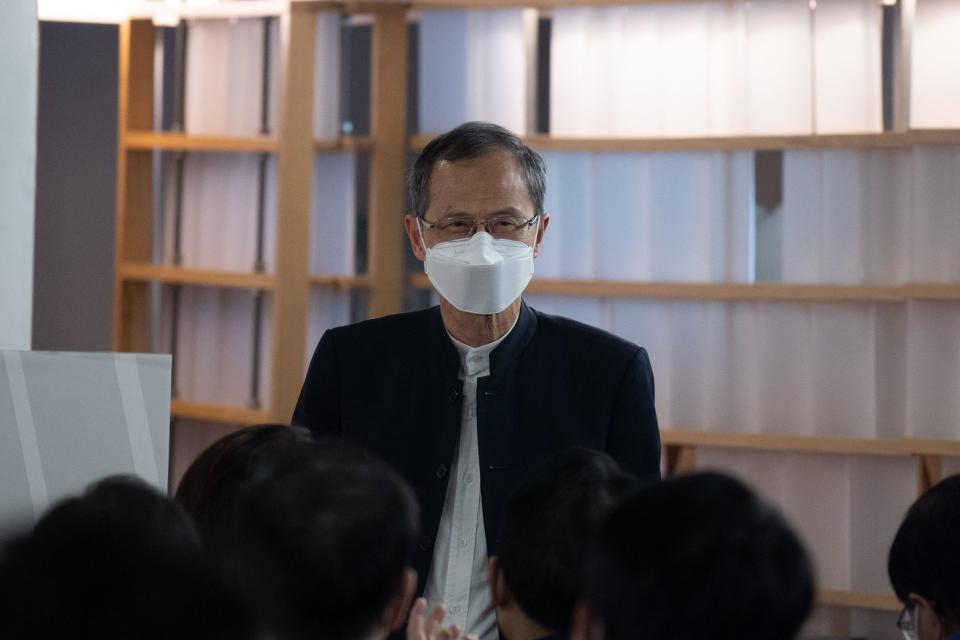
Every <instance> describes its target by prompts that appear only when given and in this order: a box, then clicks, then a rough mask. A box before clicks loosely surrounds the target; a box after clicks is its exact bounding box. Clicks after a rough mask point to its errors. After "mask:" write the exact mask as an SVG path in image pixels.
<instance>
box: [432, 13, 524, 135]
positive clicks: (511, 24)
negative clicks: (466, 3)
mask: <svg viewBox="0 0 960 640" xmlns="http://www.w3.org/2000/svg"><path fill="white" fill-rule="evenodd" d="M526 11H527V10H524V9H498V10H490V11H480V10H468V11H449V10H443V11H423V12H421V14H420V43H421V44H420V70H419V72H420V96H421V99H420V113H419V117H420V124H419V129H420V131H423V132H427V133H433V132H441V131H447V130H449V129H452V128H453V127H455V126H457V125H459V124H460V123H462V122H465V121H468V120H485V121H489V122H495V123H496V124H499V125H502V126H504V127H506V128H508V129H510V130H511V131H513V132H515V133H517V134H520V135H523V134H525V133H526V130H527V51H528V48H529V33H530V30H529V28H528V21H529V17H528V15H527V13H526Z"/></svg>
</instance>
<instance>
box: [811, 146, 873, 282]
mask: <svg viewBox="0 0 960 640" xmlns="http://www.w3.org/2000/svg"><path fill="white" fill-rule="evenodd" d="M862 156H863V154H862V153H861V152H860V151H850V150H837V151H821V152H820V163H821V165H820V166H821V172H820V178H821V180H822V181H823V182H822V185H821V189H822V195H821V200H820V202H821V206H820V224H819V225H818V227H819V229H820V237H819V238H818V243H817V244H818V245H819V247H820V269H819V270H820V273H819V277H818V278H817V282H829V283H844V282H847V283H849V282H863V280H864V269H863V249H862V246H861V239H862V237H863V228H862V227H863V217H864V215H863V214H864V210H863V191H864V185H863V171H862V168H861V159H862Z"/></svg>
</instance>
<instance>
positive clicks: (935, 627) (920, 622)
mask: <svg viewBox="0 0 960 640" xmlns="http://www.w3.org/2000/svg"><path fill="white" fill-rule="evenodd" d="M907 601H908V602H909V603H910V604H912V605H916V607H917V632H918V636H919V637H920V639H921V640H924V639H926V638H943V637H945V636H946V635H947V634H946V631H947V628H946V621H945V620H944V619H943V618H942V617H941V616H940V613H939V612H937V608H936V607H935V606H934V605H933V603H932V602H930V601H929V600H927V599H926V598H924V597H923V596H922V595H920V594H919V593H910V594H908V595H907Z"/></svg>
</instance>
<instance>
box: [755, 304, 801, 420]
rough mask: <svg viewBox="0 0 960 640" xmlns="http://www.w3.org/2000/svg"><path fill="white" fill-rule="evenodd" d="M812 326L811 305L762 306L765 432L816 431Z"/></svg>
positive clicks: (761, 410) (762, 414) (760, 337)
mask: <svg viewBox="0 0 960 640" xmlns="http://www.w3.org/2000/svg"><path fill="white" fill-rule="evenodd" d="M810 325H811V322H810V309H809V307H808V306H807V305H802V304H776V303H773V304H767V305H763V306H761V307H759V308H758V317H757V329H758V333H757V338H756V339H757V343H758V345H757V350H758V351H759V354H760V364H759V368H758V381H759V383H760V386H759V387H758V389H757V393H758V394H759V398H758V413H759V421H760V429H761V430H762V431H764V432H769V433H789V434H794V435H806V434H812V433H813V428H814V425H813V406H812V404H811V398H812V391H813V379H812V378H813V371H812V369H811V365H812V363H811V361H810V360H811V356H812V351H811V348H810V346H811V335H810V334H811V327H810Z"/></svg>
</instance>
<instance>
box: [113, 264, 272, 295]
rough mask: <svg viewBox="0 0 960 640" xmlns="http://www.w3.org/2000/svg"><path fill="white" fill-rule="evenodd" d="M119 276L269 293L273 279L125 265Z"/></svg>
mask: <svg viewBox="0 0 960 640" xmlns="http://www.w3.org/2000/svg"><path fill="white" fill-rule="evenodd" d="M120 277H121V278H122V279H123V280H127V281H131V282H162V283H165V284H184V285H192V286H199V287H225V288H230V289H262V290H271V289H273V286H274V277H273V276H272V275H269V274H266V273H239V272H234V271H219V270H216V269H185V268H183V267H173V266H169V265H159V264H147V263H142V262H125V263H122V264H121V265H120Z"/></svg>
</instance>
